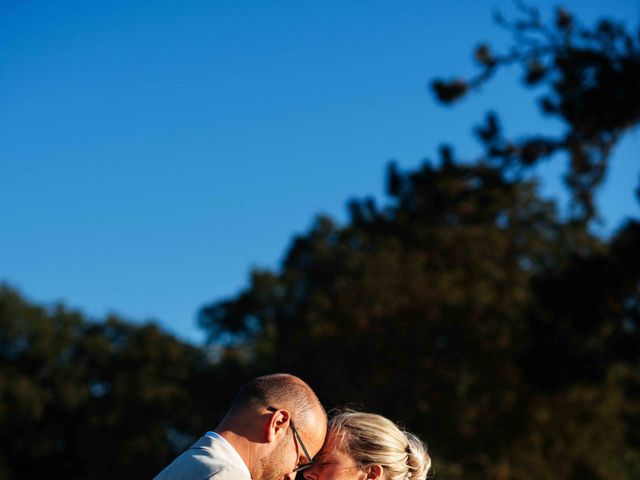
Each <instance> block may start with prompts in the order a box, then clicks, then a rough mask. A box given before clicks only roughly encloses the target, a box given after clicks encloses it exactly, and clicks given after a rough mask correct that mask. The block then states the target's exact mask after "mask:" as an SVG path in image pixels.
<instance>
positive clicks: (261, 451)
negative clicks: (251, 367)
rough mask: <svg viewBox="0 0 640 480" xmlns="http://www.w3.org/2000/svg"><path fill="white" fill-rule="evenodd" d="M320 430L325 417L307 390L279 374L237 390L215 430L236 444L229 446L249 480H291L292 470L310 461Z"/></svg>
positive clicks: (295, 379) (319, 443) (324, 425)
mask: <svg viewBox="0 0 640 480" xmlns="http://www.w3.org/2000/svg"><path fill="white" fill-rule="evenodd" d="M326 428H327V416H326V413H325V411H324V408H323V407H322V404H321V403H320V401H319V400H318V397H317V396H316V395H315V393H314V392H313V390H311V388H310V387H309V386H308V385H307V384H306V383H304V382H303V381H302V380H301V379H299V378H298V377H295V376H293V375H288V374H283V373H279V374H273V375H265V376H262V377H258V378H254V379H253V380H251V381H249V382H247V383H246V384H245V385H243V386H242V387H241V388H240V390H239V391H238V394H237V395H236V397H235V399H234V400H233V403H232V404H231V407H230V408H229V411H228V412H227V415H226V416H225V418H224V419H223V420H222V423H221V424H220V425H219V426H218V428H217V429H216V431H219V432H231V433H232V435H233V438H235V439H238V438H241V439H242V440H241V442H240V443H241V445H234V446H236V447H237V448H239V450H240V453H241V455H242V456H243V459H244V460H245V462H246V463H247V466H248V467H249V470H250V471H251V474H252V478H253V479H254V480H281V479H283V478H290V479H293V478H294V477H295V473H294V470H296V468H297V467H302V466H303V465H305V464H306V463H308V462H309V461H310V460H311V458H312V457H313V456H315V454H316V453H317V452H318V451H319V450H320V448H321V447H322V444H323V442H324V438H325V434H326ZM305 450H306V451H305ZM243 453H244V455H243ZM310 457H311V458H310Z"/></svg>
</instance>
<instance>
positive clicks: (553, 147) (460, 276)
mask: <svg viewBox="0 0 640 480" xmlns="http://www.w3.org/2000/svg"><path fill="white" fill-rule="evenodd" d="M499 22H500V23H501V24H502V25H503V26H504V27H505V28H508V29H510V30H511V31H513V33H514V42H515V44H514V47H513V48H512V49H511V50H509V51H508V54H499V53H495V52H492V50H491V49H490V48H489V46H487V45H480V46H479V47H478V48H477V49H476V52H475V57H476V60H477V62H478V65H479V68H480V73H479V74H478V76H477V77H475V78H471V79H453V80H446V81H445V80H438V81H435V82H434V83H433V87H434V91H435V93H436V95H437V96H438V97H439V98H440V99H441V100H442V101H444V102H452V101H454V100H457V99H459V98H461V97H462V96H463V95H464V94H465V93H468V92H470V91H472V90H473V89H474V88H475V87H477V86H478V85H480V84H481V83H482V82H485V81H488V80H490V79H491V78H492V76H493V75H494V74H496V72H497V71H498V70H499V69H500V68H501V67H503V66H506V65H511V64H515V65H521V66H522V67H523V68H524V72H525V75H524V80H525V83H526V84H527V85H529V86H534V87H537V88H540V89H545V90H544V93H543V96H542V97H541V99H540V102H539V105H540V106H541V109H542V113H543V114H545V115H549V116H552V117H554V118H556V119H558V120H560V121H562V122H563V124H564V125H565V127H566V128H565V130H564V131H563V132H562V133H561V134H560V135H559V136H558V137H554V138H551V137H542V136H540V135H536V134H535V132H533V133H532V134H531V135H529V136H526V137H523V138H520V139H516V140H511V139H508V138H506V137H505V136H504V134H503V131H502V129H501V128H500V122H499V119H498V116H497V114H495V113H490V114H489V115H488V116H487V119H486V121H485V122H484V123H483V124H482V125H480V126H479V128H478V130H477V133H478V136H479V139H480V141H481V144H482V145H483V154H482V155H481V156H480V157H479V158H477V159H459V158H457V157H456V155H455V153H454V151H453V149H452V148H450V147H442V149H441V151H440V155H439V158H438V160H437V161H426V162H425V163H424V164H423V165H422V166H420V167H419V168H417V169H415V170H413V171H403V170H402V169H400V168H399V167H398V166H397V165H395V164H391V165H389V167H388V172H387V179H386V182H387V185H386V186H387V198H386V199H385V201H384V203H383V204H382V205H378V204H377V203H376V202H375V201H373V200H372V199H356V200H352V201H351V202H350V203H349V211H350V217H349V220H348V221H347V222H346V224H344V225H338V224H336V223H335V222H334V221H332V220H331V219H330V218H326V217H321V218H318V219H317V220H316V221H315V223H314V225H313V226H312V228H310V229H309V231H308V232H306V233H304V234H302V235H300V236H298V237H296V238H294V239H293V241H292V243H291V245H290V246H289V248H288V250H287V252H286V255H285V257H284V260H283V262H282V264H281V266H280V267H279V268H278V269H277V270H275V271H269V270H256V271H254V272H253V274H252V279H251V282H250V284H249V286H248V287H247V288H245V289H244V290H242V291H241V292H239V293H238V294H237V295H236V296H234V297H233V298H229V299H226V300H223V301H218V302H214V303H211V304H209V305H207V306H205V307H204V308H203V309H202V311H201V314H200V319H199V320H200V323H201V325H202V327H203V328H204V329H205V330H206V331H207V333H208V335H209V342H208V344H207V345H206V346H204V347H202V348H198V347H194V346H191V345H186V344H184V343H182V342H180V341H178V340H177V339H175V338H173V337H172V336H171V335H169V334H167V333H165V332H163V331H161V330H160V329H159V328H158V327H156V326H154V325H142V326H140V325H133V324H131V323H127V322H125V321H123V320H121V319H117V318H108V319H106V320H104V321H101V322H93V321H89V320H87V319H85V318H83V317H82V315H80V314H79V313H77V312H72V311H68V310H65V309H64V308H63V307H55V308H44V307H40V306H34V305H32V304H30V303H29V302H27V301H26V300H25V299H24V298H22V297H21V296H20V295H19V294H18V293H17V292H15V291H13V290H11V289H10V288H8V287H5V288H3V289H2V290H0V425H1V426H2V428H1V429H0V436H1V438H2V446H3V449H2V452H1V453H0V478H6V479H17V478H20V479H28V478H40V477H42V476H43V475H45V474H51V473H54V472H55V473H61V474H63V475H64V476H66V477H67V478H83V479H102V478H113V477H123V478H133V477H136V478H143V477H147V478H150V477H152V476H153V475H154V474H155V473H157V471H159V469H161V468H162V466H164V465H165V464H166V463H167V462H168V461H170V460H171V459H172V458H173V456H174V455H175V454H176V453H177V452H179V451H181V450H182V449H183V448H185V447H186V446H188V445H189V444H190V442H191V441H192V440H193V439H194V438H195V437H196V436H198V435H200V434H201V433H202V432H203V431H205V430H207V429H210V428H212V427H214V426H215V423H216V421H217V420H218V419H219V418H220V415H221V413H222V412H223V411H224V409H225V407H226V406H227V402H228V401H229V399H230V398H231V396H232V394H233V392H234V391H235V389H236V388H237V386H239V385H240V384H241V383H242V382H243V381H244V380H246V379H247V378H249V377H251V376H254V375H257V374H261V373H265V372H273V371H288V372H291V373H295V374H298V375H300V376H302V377H303V378H305V379H306V380H307V381H308V382H309V383H310V384H311V385H312V386H313V387H314V389H315V390H316V391H317V393H318V395H319V396H320V398H321V399H322V400H323V402H324V403H325V405H326V406H327V407H329V408H330V407H333V406H337V405H345V404H350V405H355V406H359V407H361V408H364V409H366V410H370V411H375V412H379V413H382V414H384V415H387V416H389V417H390V418H392V419H394V420H397V421H399V422H401V423H403V424H405V425H406V426H407V427H408V428H409V429H411V430H413V431H416V432H418V433H419V434H420V435H421V436H423V438H425V439H426V440H427V442H428V443H429V444H430V446H431V450H432V454H433V458H434V466H435V473H436V477H437V478H442V479H450V480H462V479H465V480H469V479H471V480H474V479H486V478H495V479H498V480H533V479H536V480H551V479H553V480H557V479H567V480H573V479H580V480H613V479H615V480H633V479H637V478H640V433H639V432H640V222H638V221H636V220H634V219H629V220H628V221H626V222H625V223H624V224H623V225H620V227H619V228H618V230H617V231H616V233H615V234H613V235H611V237H610V238H606V239H604V238H600V237H598V236H596V235H594V234H593V233H592V228H591V226H592V222H593V220H594V219H596V218H597V209H596V204H595V202H594V200H593V198H594V194H595V192H596V191H597V188H598V186H599V185H600V183H601V182H602V179H603V178H604V175H605V173H606V169H607V167H608V161H609V154H610V152H611V151H612V149H613V148H614V146H615V145H616V144H617V142H618V141H619V139H620V138H622V136H623V135H624V134H625V133H626V132H627V131H628V130H629V129H631V128H633V127H634V126H637V125H638V123H639V122H640V103H639V102H638V101H637V95H636V92H637V87H638V85H637V79H638V78H640V75H638V72H640V45H639V44H640V36H638V35H632V34H630V33H628V32H627V30H625V28H624V27H623V26H621V25H619V24H616V23H615V22H612V21H610V20H606V19H605V20H601V21H599V22H598V23H597V24H596V25H594V26H593V27H590V28H587V27H584V26H581V25H580V24H579V23H578V22H577V20H575V19H574V18H573V17H572V16H571V15H570V14H568V13H567V12H565V11H563V10H558V11H557V12H556V16H555V17H554V19H553V21H552V22H550V23H547V24H545V23H543V22H542V20H541V19H540V16H539V14H538V13H537V12H536V11H535V10H533V9H530V8H528V7H523V18H522V19H519V20H517V21H513V22H509V21H506V20H504V19H499ZM536 34H537V36H535V35H536ZM532 35H533V36H532ZM532 38H533V40H532ZM560 157H563V158H568V159H569V160H570V161H569V165H570V168H569V172H568V174H567V185H568V188H569V189H570V191H571V192H572V194H573V203H572V206H573V208H572V210H571V214H570V215H568V216H562V215H559V214H558V213H557V208H556V205H555V203H554V202H553V201H550V200H548V199H544V198H541V196H540V195H539V192H538V189H537V184H536V180H535V178H534V177H532V176H531V174H530V169H531V166H533V165H535V164H536V163H537V162H539V161H541V160H542V159H550V161H558V158H560Z"/></svg>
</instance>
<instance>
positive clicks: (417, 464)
mask: <svg viewBox="0 0 640 480" xmlns="http://www.w3.org/2000/svg"><path fill="white" fill-rule="evenodd" d="M405 434H406V435H407V440H408V442H409V446H408V448H407V453H408V457H407V465H408V466H409V472H408V475H407V478H408V479H411V480H424V479H426V478H427V476H428V475H429V470H430V469H431V457H430V456H429V452H428V448H427V445H426V443H424V442H423V441H422V440H420V439H419V438H418V437H417V436H415V435H414V434H412V433H410V432H405Z"/></svg>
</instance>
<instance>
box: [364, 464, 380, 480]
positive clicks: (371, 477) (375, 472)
mask: <svg viewBox="0 0 640 480" xmlns="http://www.w3.org/2000/svg"><path fill="white" fill-rule="evenodd" d="M381 479H382V467H381V466H380V465H371V466H370V467H369V469H368V470H367V480H381Z"/></svg>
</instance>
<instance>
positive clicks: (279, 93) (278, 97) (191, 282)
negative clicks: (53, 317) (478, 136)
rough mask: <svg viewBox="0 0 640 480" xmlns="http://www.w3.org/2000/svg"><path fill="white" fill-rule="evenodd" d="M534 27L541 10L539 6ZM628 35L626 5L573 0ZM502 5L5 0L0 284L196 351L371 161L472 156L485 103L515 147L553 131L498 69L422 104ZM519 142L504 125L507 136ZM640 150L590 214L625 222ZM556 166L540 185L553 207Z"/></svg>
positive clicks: (337, 209)
mask: <svg viewBox="0 0 640 480" xmlns="http://www.w3.org/2000/svg"><path fill="white" fill-rule="evenodd" d="M537 5H539V6H540V7H541V9H542V11H543V12H544V13H545V15H547V16H548V15H550V14H551V12H552V8H553V6H554V5H556V2H549V1H546V0H545V1H542V2H537ZM564 5H566V6H567V7H568V8H569V9H570V10H572V11H574V12H576V13H578V14H579V16H580V17H581V18H582V19H583V20H585V21H586V23H592V22H593V20H594V19H595V18H597V17H599V16H600V15H611V16H614V17H616V18H618V19H620V20H624V21H626V23H627V25H634V26H635V25H637V24H638V20H639V10H640V4H639V3H638V2H637V0H625V1H623V0H611V1H609V2H602V1H596V0H582V1H578V0H573V1H570V2H564ZM496 7H497V8H500V9H501V10H502V11H503V12H504V13H506V14H513V13H514V12H515V8H514V4H513V2H511V1H506V0H501V1H478V0H450V1H439V2H436V1H404V0H397V1H396V0H393V1H391V0H389V1H385V2H382V1H373V0H367V1H321V2H320V1H317V2H311V1H310V2H306V1H304V2H303V1H277V2H276V1H261V2H253V1H237V0H236V1H214V0H210V1H177V0H174V1H166V0H165V1H161V0H158V1H146V2H141V1H136V0H126V1H108V2H107V1H89V2H87V1H57V2H56V1H51V0H46V1H37V0H32V1H27V0H15V1H12V0H1V1H0V162H1V166H2V169H1V170H0V205H2V207H0V208H1V209H0V282H5V283H7V284H9V285H11V286H13V287H16V288H18V289H19V290H20V291H21V292H22V293H23V294H24V295H25V296H27V298H29V299H30V300H32V301H35V302H39V303H46V304H50V303H52V302H55V301H63V302H64V303H66V304H67V305H69V306H70V307H73V308H78V309H80V310H82V311H83V312H85V313H86V314H88V315H89V316H91V317H93V318H100V317H103V316H104V315H105V314H106V313H107V312H109V311H113V312H116V313H118V314H120V315H122V316H124V317H125V318H128V319H131V320H134V321H144V320H149V319H155V320H157V321H158V322H159V323H160V324H161V325H162V326H163V327H165V328H166V329H167V330H169V331H171V332H172V333H175V334H177V335H178V336H180V337H181V338H184V339H188V340H191V341H194V342H199V341H201V340H202V339H203V337H204V336H203V333H202V332H201V331H200V330H199V329H198V328H197V326H196V323H195V314H196V312H197V310H198V309H199V308H200V307H201V306H202V305H203V304H205V303H209V302H211V301H214V300H216V299H221V298H224V297H227V296H229V295H233V294H234V293H236V292H238V291H239V290H240V289H241V288H242V287H243V286H245V285H246V282H247V279H248V274H249V272H250V270H251V268H252V267H256V266H258V267H269V268H275V267H276V266H277V265H278V263H279V261H280V259H281V258H282V255H283V253H284V252H285V250H286V248H287V246H288V245H289V242H290V240H291V238H292V236H293V235H294V234H295V233H300V232H303V231H304V230H306V229H307V228H308V227H309V225H310V223H311V221H312V219H313V218H314V216H315V215H317V214H319V213H325V214H329V215H331V216H333V217H334V218H336V219H337V220H339V221H341V220H344V218H345V209H344V206H345V202H346V201H347V200H348V199H349V198H351V197H354V196H359V197H361V196H365V195H374V196H376V197H377V198H379V199H381V198H382V191H383V188H382V186H383V177H384V167H385V165H386V164H387V162H388V161H389V160H390V159H396V160H397V161H398V162H399V164H400V166H401V167H403V168H413V167H415V166H417V165H418V164H419V163H421V162H422V161H423V160H424V159H425V158H426V157H431V158H433V157H434V156H435V155H434V154H435V152H436V151H437V147H438V145H439V144H441V143H442V142H448V143H451V144H453V145H454V146H455V147H456V150H457V152H459V153H460V155H461V156H465V155H466V156H471V157H473V156H475V155H476V154H478V153H479V148H478V146H477V144H476V143H475V141H474V140H473V137H472V135H471V128H472V126H473V125H474V124H476V123H477V122H478V121H479V120H480V119H481V118H482V116H483V113H484V112H485V110H486V109H487V108H489V107H495V108H496V109H497V110H498V112H499V113H500V114H501V115H502V116H503V118H504V123H505V126H507V128H508V129H509V130H507V133H509V134H518V133H524V132H526V131H528V130H533V129H537V130H544V131H554V129H557V128H558V125H557V124H552V123H549V122H544V123H543V122H541V121H540V119H539V117H538V115H537V111H536V109H535V107H534V104H533V102H532V98H533V96H532V94H531V92H528V91H526V90H523V89H522V88H521V87H520V86H519V85H518V84H517V82H516V79H517V78H518V76H519V72H518V71H515V70H514V71H513V72H505V74H503V75H502V76H501V77H500V78H499V79H498V81H496V82H494V83H492V84H491V85H489V86H487V87H486V88H484V90H483V91H482V92H481V94H480V95H475V96H473V97H471V98H469V99H468V100H467V101H465V102H463V103H462V104H460V105H459V106H456V107H455V108H443V107H441V106H438V105H437V104H436V103H435V102H434V100H433V98H432V96H431V94H430V93H429V92H428V91H427V88H426V86H427V84H428V83H429V81H430V80H431V79H432V78H433V77H435V76H448V75H450V74H455V73H461V74H465V73H469V72H471V71H472V62H471V59H470V54H471V50H472V48H473V46H474V45H475V44H476V43H477V42H478V41H480V40H492V41H494V42H495V44H496V45H498V46H500V45H505V41H506V39H507V36H506V34H504V33H503V32H502V31H501V30H499V29H498V28H497V27H496V26H495V25H494V24H493V22H492V19H491V12H492V10H493V9H494V8H496ZM517 128H520V129H517ZM638 152H640V138H639V133H638V132H637V131H636V132H634V133H632V134H630V135H629V136H628V137H627V138H626V139H625V141H624V142H623V143H622V145H621V146H620V147H619V148H618V149H617V151H616V152H615V155H614V163H613V170H612V171H611V173H610V175H609V180H608V183H607V185H606V188H605V189H604V191H603V192H602V194H601V195H600V197H599V205H600V208H601V209H602V212H603V214H604V218H605V220H606V223H605V224H604V225H603V226H602V231H603V232H610V231H611V230H612V229H614V228H615V227H616V226H617V225H618V224H619V223H620V221H621V220H622V219H623V218H625V217H627V216H629V215H633V216H637V215H638V213H639V211H638V204H637V202H635V200H634V198H633V195H632V189H633V187H634V186H635V183H636V181H637V178H638V177H637V172H638V162H637V158H638ZM562 170H563V166H561V165H557V166H549V168H547V169H546V170H545V171H544V172H543V178H544V179H545V184H544V187H543V191H544V193H545V194H548V195H553V196H558V197H559V198H560V199H563V198H564V199H566V197H563V193H562V186H561V183H560V180H559V176H560V173H561V172H562Z"/></svg>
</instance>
